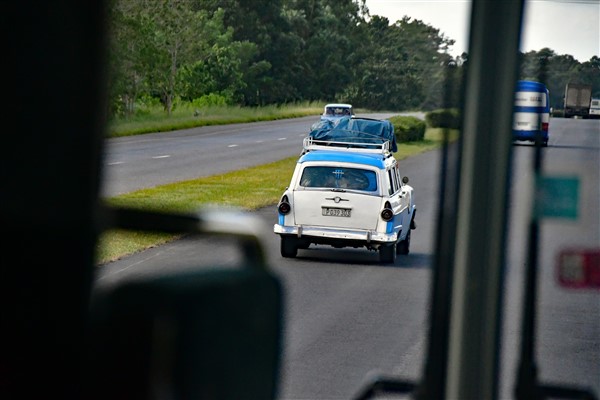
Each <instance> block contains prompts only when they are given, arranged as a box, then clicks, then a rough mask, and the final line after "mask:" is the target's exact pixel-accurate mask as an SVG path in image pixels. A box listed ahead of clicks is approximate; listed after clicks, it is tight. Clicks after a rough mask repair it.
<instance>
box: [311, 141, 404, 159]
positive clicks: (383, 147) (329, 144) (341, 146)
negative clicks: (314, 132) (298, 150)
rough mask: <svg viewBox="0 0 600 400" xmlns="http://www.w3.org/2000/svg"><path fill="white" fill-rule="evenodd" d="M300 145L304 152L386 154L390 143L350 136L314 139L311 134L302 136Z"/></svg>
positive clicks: (388, 152) (388, 151)
mask: <svg viewBox="0 0 600 400" xmlns="http://www.w3.org/2000/svg"><path fill="white" fill-rule="evenodd" d="M302 145H303V146H304V152H307V151H310V150H330V151H350V152H358V153H373V154H382V155H384V156H388V155H390V154H392V153H391V152H390V146H391V143H390V141H389V140H379V141H377V142H368V141H365V140H364V138H357V139H356V141H354V142H353V141H352V138H344V140H343V141H335V140H321V139H315V138H313V137H312V136H307V137H305V138H304V140H303V142H302Z"/></svg>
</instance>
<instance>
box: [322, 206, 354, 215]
mask: <svg viewBox="0 0 600 400" xmlns="http://www.w3.org/2000/svg"><path fill="white" fill-rule="evenodd" d="M322 210H323V215H327V216H330V217H350V209H348V208H331V207H322Z"/></svg>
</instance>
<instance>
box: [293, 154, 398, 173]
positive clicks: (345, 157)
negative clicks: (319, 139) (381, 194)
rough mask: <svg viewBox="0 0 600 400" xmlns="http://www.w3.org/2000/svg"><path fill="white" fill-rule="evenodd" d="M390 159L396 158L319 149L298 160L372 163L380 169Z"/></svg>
mask: <svg viewBox="0 0 600 400" xmlns="http://www.w3.org/2000/svg"><path fill="white" fill-rule="evenodd" d="M388 159H391V161H392V162H393V160H394V158H393V157H391V156H385V155H383V154H377V153H355V152H347V151H329V150H317V151H309V152H307V153H305V154H303V155H302V156H301V157H300V159H299V160H298V163H300V164H301V163H305V162H319V161H332V162H346V163H352V164H362V165H370V166H372V167H376V168H379V169H385V167H386V164H387V163H389V161H387V160H388Z"/></svg>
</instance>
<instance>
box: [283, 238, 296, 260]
mask: <svg viewBox="0 0 600 400" xmlns="http://www.w3.org/2000/svg"><path fill="white" fill-rule="evenodd" d="M280 250H281V256H282V257H285V258H294V257H296V255H297V254H298V245H297V243H296V239H295V238H293V237H288V236H282V237H281V247H280Z"/></svg>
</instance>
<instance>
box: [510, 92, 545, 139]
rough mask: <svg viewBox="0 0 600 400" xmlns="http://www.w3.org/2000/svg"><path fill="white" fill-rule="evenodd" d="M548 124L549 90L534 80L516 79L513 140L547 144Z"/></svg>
mask: <svg viewBox="0 0 600 400" xmlns="http://www.w3.org/2000/svg"><path fill="white" fill-rule="evenodd" d="M549 126H550V92H549V91H548V88H546V85H544V84H543V83H540V82H535V81H518V82H517V87H516V89H515V103H514V116H513V130H512V134H513V140H514V141H528V142H534V143H535V142H536V140H537V138H538V136H539V138H540V140H541V144H542V145H543V146H547V145H548V139H549V132H548V131H549Z"/></svg>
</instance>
